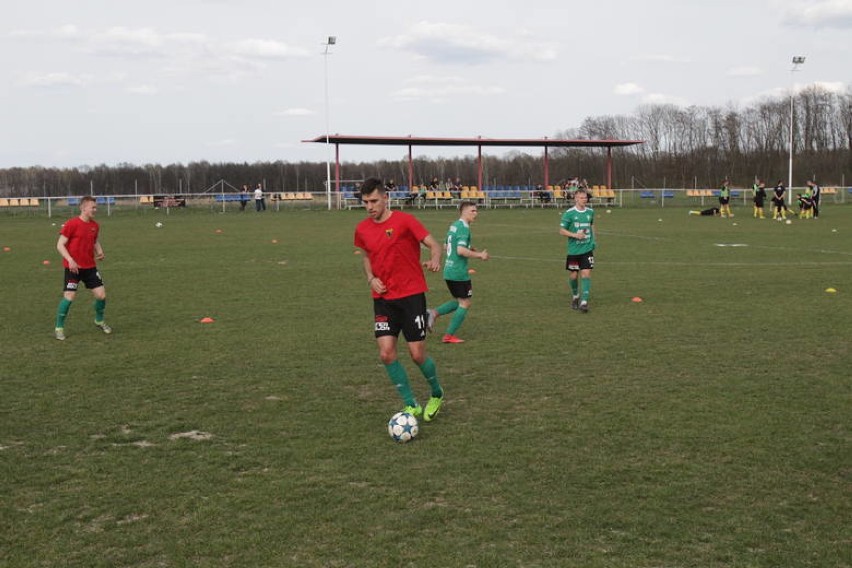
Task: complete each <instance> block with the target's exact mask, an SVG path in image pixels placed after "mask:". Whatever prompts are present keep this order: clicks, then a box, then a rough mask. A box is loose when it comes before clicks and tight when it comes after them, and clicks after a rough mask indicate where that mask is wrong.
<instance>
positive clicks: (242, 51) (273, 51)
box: [228, 39, 308, 59]
mask: <svg viewBox="0 0 852 568" xmlns="http://www.w3.org/2000/svg"><path fill="white" fill-rule="evenodd" d="M228 48H229V51H231V52H232V53H233V54H235V55H239V56H241V57H258V58H261V59H286V58H288V57H306V56H307V55H308V52H307V51H306V50H304V49H301V48H293V47H290V46H288V45H287V44H286V43H281V42H279V41H271V40H264V39H245V40H242V41H238V42H233V43H230V44H228Z"/></svg>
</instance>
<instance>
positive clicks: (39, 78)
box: [19, 72, 88, 88]
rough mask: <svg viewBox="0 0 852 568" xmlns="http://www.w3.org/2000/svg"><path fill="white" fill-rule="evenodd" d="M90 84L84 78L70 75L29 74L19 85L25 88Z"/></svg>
mask: <svg viewBox="0 0 852 568" xmlns="http://www.w3.org/2000/svg"><path fill="white" fill-rule="evenodd" d="M87 82H88V79H87V78H86V77H83V76H77V75H72V74H70V73H61V72H59V73H42V74H37V73H28V74H27V75H26V76H24V77H23V78H22V79H21V80H20V81H19V83H20V84H21V85H23V86H25V87H40V88H50V87H82V86H83V85H85V84H86V83H87Z"/></svg>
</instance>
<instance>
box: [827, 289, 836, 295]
mask: <svg viewBox="0 0 852 568" xmlns="http://www.w3.org/2000/svg"><path fill="white" fill-rule="evenodd" d="M825 291H826V292H828V293H829V294H834V293H835V292H837V290H835V289H834V288H826V289H825Z"/></svg>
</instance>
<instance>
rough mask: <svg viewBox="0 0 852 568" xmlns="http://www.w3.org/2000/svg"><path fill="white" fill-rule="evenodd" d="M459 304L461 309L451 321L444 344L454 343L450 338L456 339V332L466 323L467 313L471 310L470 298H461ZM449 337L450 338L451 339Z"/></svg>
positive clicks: (458, 309)
mask: <svg viewBox="0 0 852 568" xmlns="http://www.w3.org/2000/svg"><path fill="white" fill-rule="evenodd" d="M458 304H459V307H458V308H457V309H456V312H455V313H454V314H453V319H451V320H450V325H448V326H447V331H446V333H445V335H444V343H453V341H451V340H450V338H452V337H455V335H456V332H457V331H458V330H459V328H460V327H461V325H462V323H464V319H465V318H466V317H467V312H468V310H469V309H470V304H471V300H470V298H459V299H458ZM447 336H449V338H448V337H447ZM455 343H458V342H455Z"/></svg>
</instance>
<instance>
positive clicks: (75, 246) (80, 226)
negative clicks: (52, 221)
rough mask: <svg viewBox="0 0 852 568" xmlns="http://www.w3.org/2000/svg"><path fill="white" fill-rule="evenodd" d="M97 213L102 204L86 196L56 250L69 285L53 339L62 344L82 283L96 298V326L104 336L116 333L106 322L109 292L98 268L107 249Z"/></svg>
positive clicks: (63, 226) (61, 230) (63, 230)
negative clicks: (101, 241)
mask: <svg viewBox="0 0 852 568" xmlns="http://www.w3.org/2000/svg"><path fill="white" fill-rule="evenodd" d="M97 211H98V203H97V201H95V198H94V197H92V196H91V195H86V196H85V197H83V198H82V199H80V215H78V216H77V217H74V218H73V219H69V220H68V221H66V222H65V223H64V224H63V225H62V228H61V229H60V231H59V240H58V241H56V250H58V251H59V254H61V255H62V265H63V266H64V267H65V285H64V288H63V293H62V300H60V301H59V306H58V307H57V308H56V327H55V329H54V331H53V336H54V337H55V338H56V339H58V340H59V341H65V318H66V317H67V316H68V311H69V310H70V309H71V303H72V302H73V301H74V298H75V297H76V296H77V289H78V287H79V285H80V282H83V283H84V284H85V285H86V288H88V289H89V290H91V291H92V295H93V296H94V297H95V304H94V308H95V325H96V326H97V327H98V328H99V329H100V330H101V331H103V332H104V333H112V328H111V327H110V326H108V325H107V324H106V322H104V310H105V309H106V288H105V287H104V282H103V280H102V279H101V273H100V272H98V268H97V266H96V264H95V262H96V261H98V260H103V258H104V249H103V248H102V247H101V243H100V241H99V240H98V235H99V234H100V225H98V222H97V221H95V213H97Z"/></svg>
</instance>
